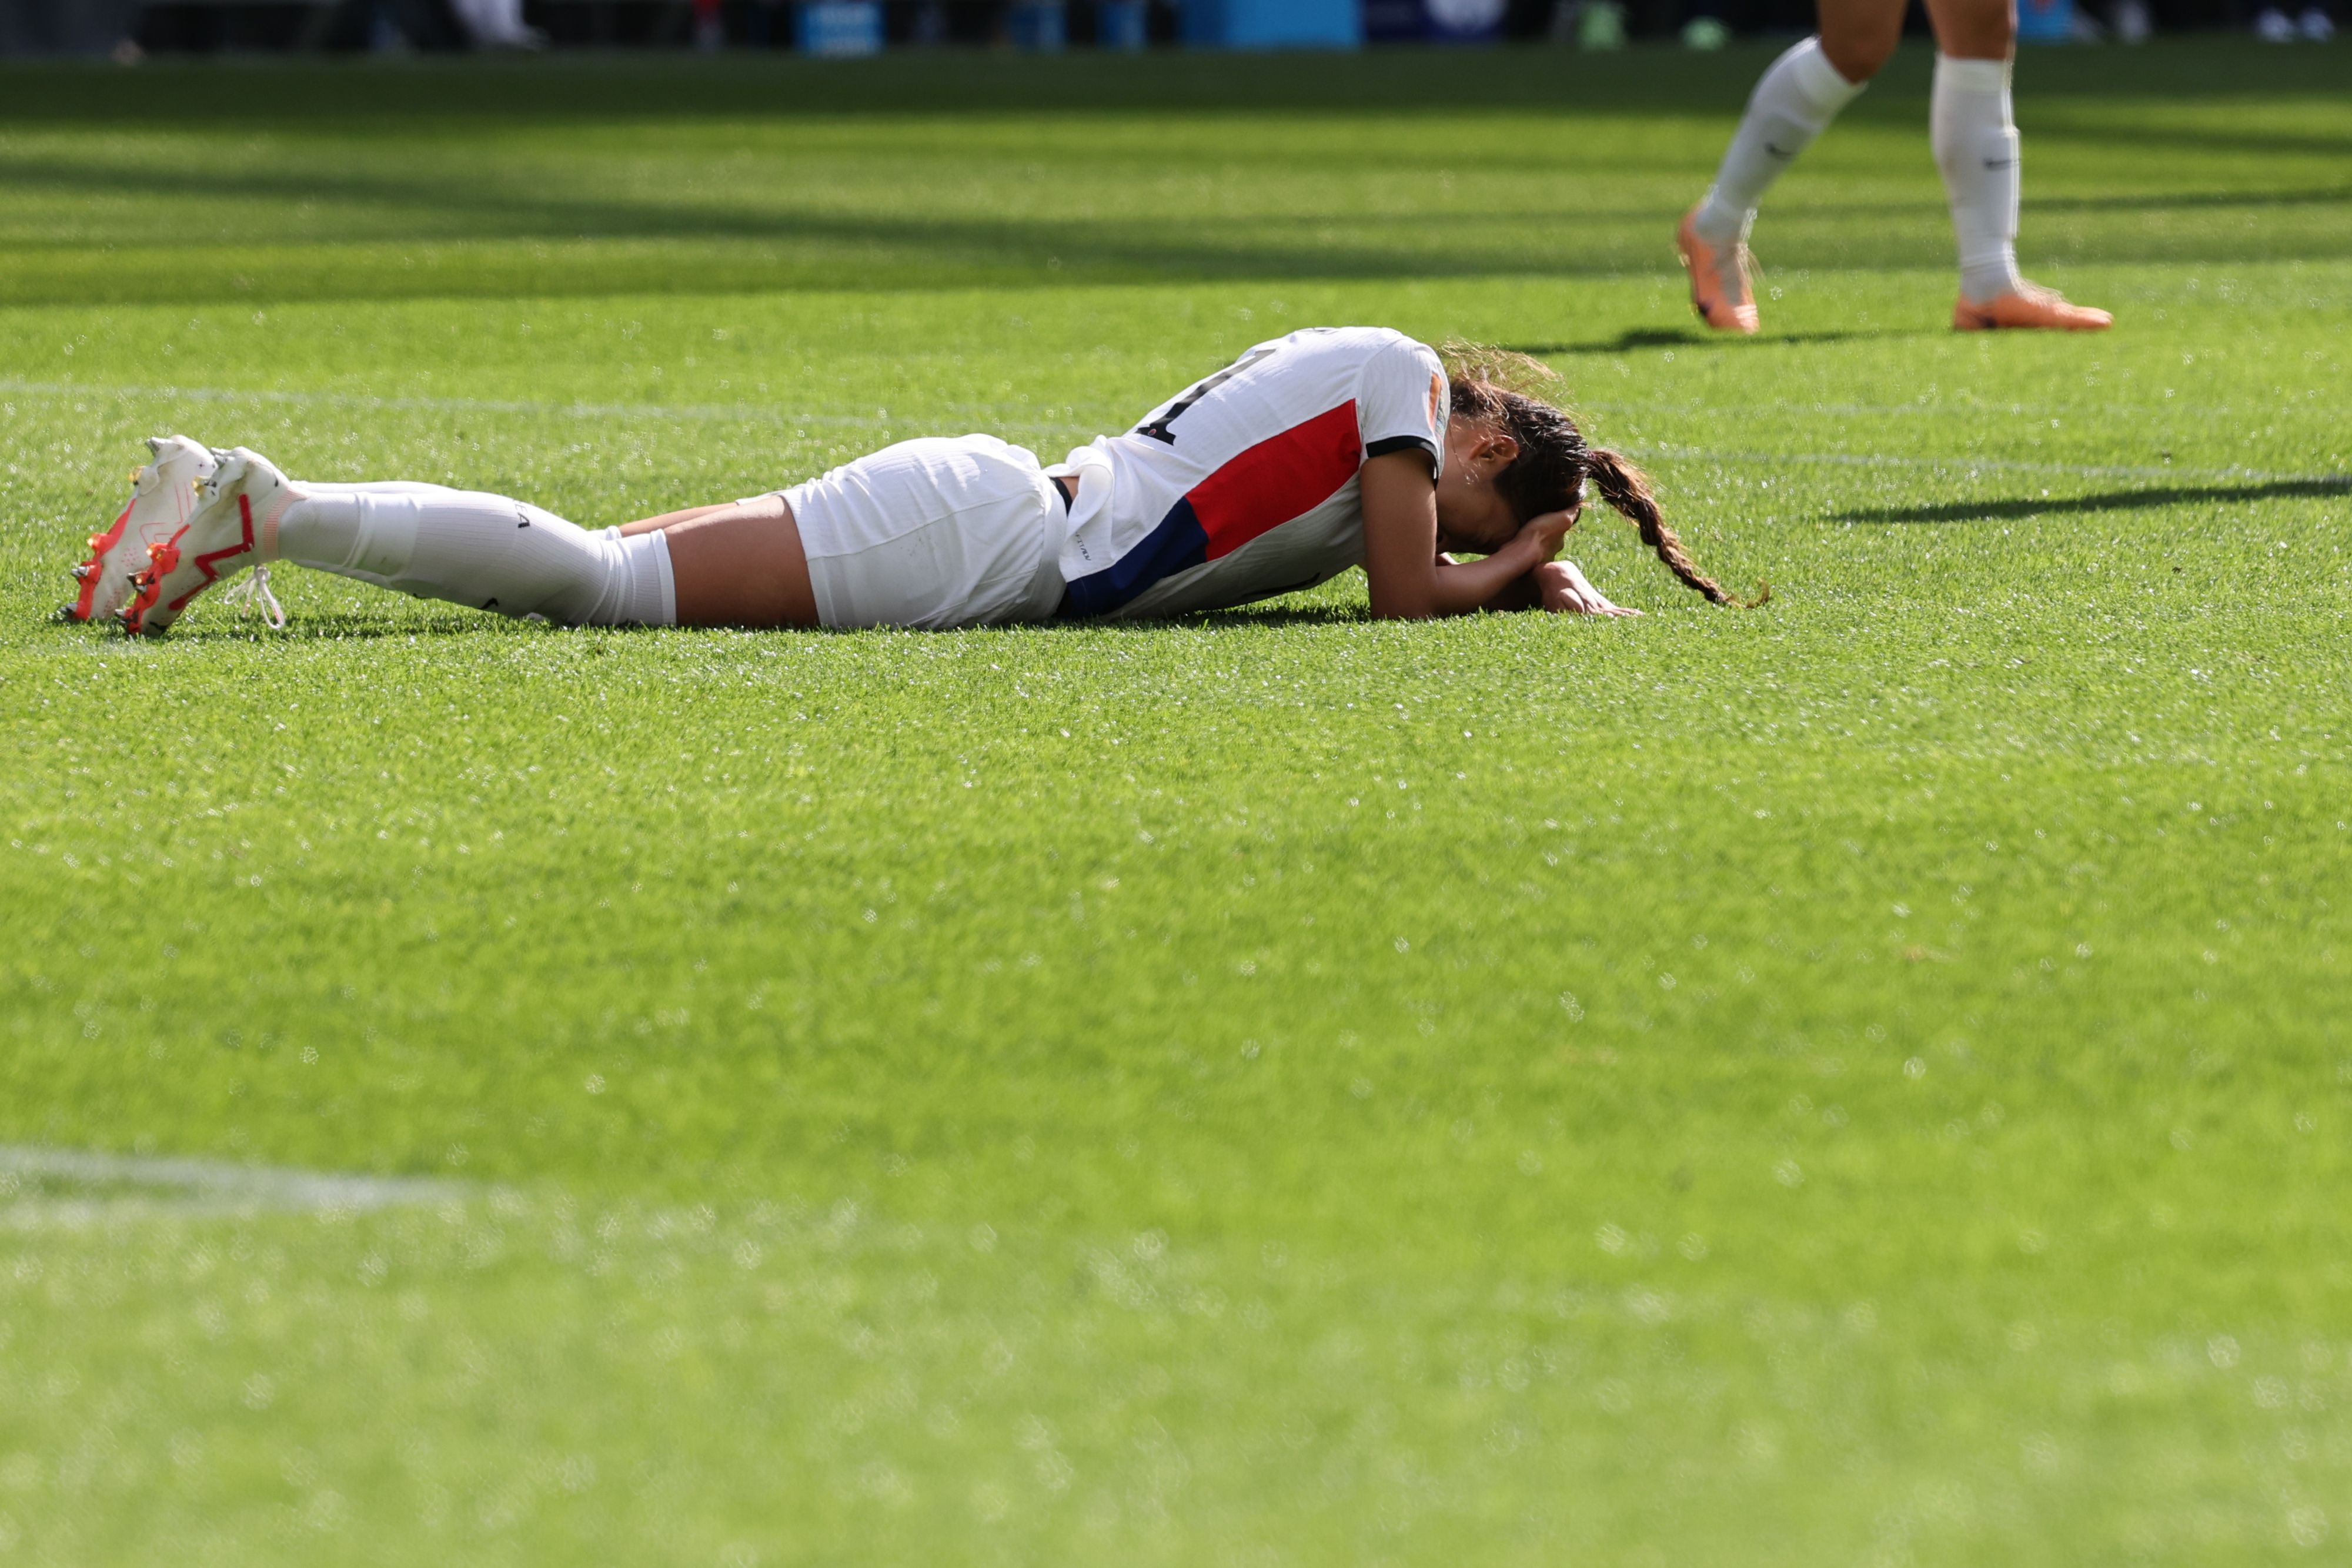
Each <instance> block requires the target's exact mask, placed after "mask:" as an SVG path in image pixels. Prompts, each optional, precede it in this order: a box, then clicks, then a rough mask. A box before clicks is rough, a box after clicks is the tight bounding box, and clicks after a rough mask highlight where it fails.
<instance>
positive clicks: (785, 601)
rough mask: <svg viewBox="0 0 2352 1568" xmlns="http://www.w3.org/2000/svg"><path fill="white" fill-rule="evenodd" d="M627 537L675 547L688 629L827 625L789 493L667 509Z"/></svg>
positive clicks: (674, 572) (634, 526) (681, 616)
mask: <svg viewBox="0 0 2352 1568" xmlns="http://www.w3.org/2000/svg"><path fill="white" fill-rule="evenodd" d="M620 533H621V536H622V537H623V538H638V537H641V536H643V535H645V534H648V533H658V534H660V535H661V537H662V538H664V539H665V540H666V541H667V545H668V549H669V564H670V573H671V578H672V580H673V581H674V582H675V583H676V584H677V623H678V624H679V625H681V626H814V625H817V624H819V623H820V622H819V621H818V618H817V612H816V592H815V590H814V588H813V587H812V586H811V585H810V582H809V565H808V556H807V553H806V552H805V551H804V550H803V548H802V545H801V530H800V525H799V524H798V522H797V521H795V520H794V518H793V509H792V507H790V506H788V505H787V504H786V503H785V501H784V497H782V495H781V494H778V495H771V496H756V497H752V498H751V499H750V500H748V501H733V502H730V503H728V504H727V505H725V506H719V507H688V508H687V509H686V510H685V511H682V512H667V513H664V514H663V515H662V516H660V517H646V518H642V519H640V520H639V521H637V522H634V523H629V524H625V525H624V526H623V527H622V528H621V529H620Z"/></svg>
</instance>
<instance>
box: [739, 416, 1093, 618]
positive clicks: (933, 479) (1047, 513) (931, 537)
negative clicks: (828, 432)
mask: <svg viewBox="0 0 2352 1568" xmlns="http://www.w3.org/2000/svg"><path fill="white" fill-rule="evenodd" d="M782 494H783V497H784V504H785V505H786V506H788V507H792V509H793V521H794V522H795V523H797V524H798V525H799V527H800V534H801V548H802V549H803V550H805V551H806V552H807V554H808V566H809V582H810V585H811V586H812V587H814V589H815V590H816V612H817V619H818V620H820V621H821V622H824V624H825V625H827V626H837V627H843V628H848V627H857V626H911V627H919V628H922V629H924V630H927V631H944V630H946V629H948V628H950V627H954V626H987V625H992V624H995V623H998V622H1006V621H1044V620H1046V619H1048V618H1050V617H1051V616H1052V615H1053V613H1054V612H1055V610H1056V609H1058V608H1059V607H1060V605H1061V602H1062V594H1063V591H1064V588H1065V584H1064V583H1063V581H1062V573H1061V551H1062V541H1063V538H1064V537H1065V536H1066V534H1067V532H1068V526H1067V516H1066V507H1065V506H1064V505H1063V501H1062V496H1061V492H1060V491H1059V490H1058V489H1056V488H1055V486H1054V483H1053V481H1052V480H1050V479H1048V478H1046V477H1045V472H1044V471H1043V470H1042V469H1041V468H1040V467H1039V466H1038V464H1037V457H1036V455H1035V454H1034V453H1032V452H1027V451H1024V450H1023V449H1022V448H1021V447H1018V446H1008V445H1006V444H1004V443H1003V442H1002V441H999V440H998V439H997V438H996V437H994V436H992V435H959V436H955V437H952V438H949V437H940V436H927V437H925V438H924V439H922V440H919V441H902V442H899V443H898V444H897V445H895V446H886V447H884V448H883V449H882V450H881V451H879V452H876V453H872V454H869V455H866V456H864V457H861V458H859V459H857V461H856V462H855V463H849V464H845V465H842V466H841V467H839V468H835V469H834V470H833V471H832V472H831V473H829V474H826V475H825V476H823V477H822V478H817V479H812V480H810V481H809V482H808V483H807V484H805V485H796V486H793V488H791V489H789V490H786V491H784V492H782Z"/></svg>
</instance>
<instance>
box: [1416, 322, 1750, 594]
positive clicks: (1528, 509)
mask: <svg viewBox="0 0 2352 1568" xmlns="http://www.w3.org/2000/svg"><path fill="white" fill-rule="evenodd" d="M1438 353H1439V356H1440V357H1441V358H1442V359H1444V361H1445V363H1446V367H1447V369H1448V371H1449V372H1450V374H1451V380H1452V386H1451V392H1452V395H1453V399H1454V413H1455V414H1456V415H1457V416H1459V417H1462V418H1465V419H1473V420H1478V421H1482V422H1486V423H1492V424H1493V425H1494V426H1495V427H1496V428H1497V429H1499V430H1501V431H1502V432H1503V433H1504V434H1507V435H1508V436H1509V437H1510V438H1511V439H1512V440H1513V441H1515V442H1517V443H1518V447H1519V454H1518V455H1517V456H1516V457H1514V458H1512V459H1511V461H1510V462H1509V463H1508V464H1507V465H1504V467H1503V469H1502V471H1501V472H1500V473H1498V474H1496V476H1495V493H1496V495H1498V496H1500V497H1503V499H1504V500H1505V501H1507V502H1508V503H1509V504H1510V507H1511V511H1512V513H1513V514H1514V515H1515V516H1517V518H1518V519H1519V521H1520V522H1522V523H1524V522H1526V521H1527V520H1528V518H1529V517H1540V516H1542V515H1543V514H1544V513H1546V512H1559V511H1566V510H1568V509H1569V508H1570V507H1573V506H1575V505H1576V504H1577V502H1578V500H1579V499H1580V497H1582V496H1583V494H1584V485H1585V481H1586V480H1588V479H1590V480H1591V482H1592V486H1593V487H1594V488H1595V489H1597V490H1598V491H1600V492H1601V499H1602V500H1604V501H1606V502H1608V503H1609V505H1610V507H1612V509H1614V510H1615V511H1617V512H1619V513H1621V514H1622V516H1623V517H1625V518H1626V520H1627V521H1629V522H1631V523H1632V524H1633V527H1634V528H1635V529H1636V530H1637V531H1638V532H1639V533H1640V534H1641V536H1642V542H1643V544H1645V545H1647V546H1649V547H1650V548H1651V549H1653V550H1655V551H1656V552H1657V556H1658V559H1660V560H1662V561H1664V562H1665V564H1666V570H1669V571H1671V572H1673V573H1674V574H1675V576H1676V577H1677V578H1679V579H1681V580H1682V581H1683V583H1684V585H1685V587H1688V588H1690V589H1692V590H1694V591H1697V592H1699V593H1703V594H1705V595H1706V597H1707V599H1708V601H1710V602H1712V603H1716V604H1728V605H1737V606H1738V607H1740V608H1741V609H1745V610H1753V609H1755V608H1757V607H1758V606H1759V605H1761V604H1763V603H1765V602H1766V601H1769V599H1770V598H1771V597H1772V587H1771V585H1770V584H1769V583H1766V584H1764V585H1763V591H1761V592H1759V594H1757V596H1756V597H1755V598H1753V599H1740V598H1738V597H1736V596H1735V595H1733V594H1730V593H1728V592H1726V591H1724V590H1723V589H1722V588H1721V587H1719V586H1718V585H1717V583H1716V581H1715V580H1714V579H1713V578H1710V577H1708V576H1707V575H1706V573H1704V572H1702V571H1700V570H1698V568H1697V567H1696V566H1694V565H1693V564H1692V563H1691V559H1690V554H1689V552H1688V551H1687V550H1685V549H1683V541H1682V540H1681V539H1680V538H1677V537H1675V531H1674V529H1672V528H1668V527H1667V526H1666V520H1665V517H1664V515H1663V514H1661V513H1660V512H1659V510H1658V501H1657V497H1656V496H1654V494H1653V493H1652V492H1651V489H1650V481H1649V478H1648V477H1647V476H1645V475H1643V472H1642V471H1641V470H1640V469H1639V468H1636V467H1634V466H1633V465H1632V464H1631V463H1628V462H1627V461H1625V459H1624V457H1623V456H1622V455H1621V454H1619V453H1615V452H1611V451H1608V450H1607V449H1605V448H1598V449H1597V448H1594V447H1591V446H1588V445H1586V444H1585V442H1584V434H1583V432H1581V431H1580V430H1578V429H1577V428H1576V422H1575V421H1574V420H1573V419H1571V418H1570V417H1569V416H1568V414H1567V413H1563V412H1562V411H1561V410H1560V409H1559V407H1558V406H1556V405H1555V404H1553V403H1552V402H1549V400H1548V399H1547V398H1546V397H1542V396H1537V395H1534V392H1533V391H1531V390H1530V389H1535V390H1539V391H1541V392H1547V393H1548V392H1551V391H1552V389H1553V386H1554V385H1555V384H1556V383H1557V382H1559V372H1558V371H1554V370H1553V369H1552V368H1551V367H1550V366H1549V365H1546V364H1544V363H1543V362H1542V361H1538V360H1534V359H1530V358H1529V357H1528V356H1527V355H1525V354H1515V353H1511V352H1509V351H1508V350H1501V349H1495V348H1490V347H1487V346H1486V345H1485V344H1480V343H1465V342H1461V341H1458V340H1457V341H1450V342H1447V343H1446V344H1444V346H1443V347H1441V348H1440V349H1439V350H1438Z"/></svg>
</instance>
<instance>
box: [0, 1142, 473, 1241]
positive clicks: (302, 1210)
mask: <svg viewBox="0 0 2352 1568" xmlns="http://www.w3.org/2000/svg"><path fill="white" fill-rule="evenodd" d="M27 1176H30V1177H34V1178H42V1177H47V1178H49V1179H51V1180H58V1181H65V1182H78V1183H83V1184H87V1185H89V1186H127V1187H132V1188H137V1189H142V1190H139V1191H136V1192H133V1193H127V1194H120V1195H115V1194H109V1195H105V1196H96V1195H93V1196H89V1197H80V1196H72V1195H59V1196H51V1195H48V1194H38V1193H26V1192H25V1191H24V1190H23V1188H24V1186H26V1182H25V1178H26V1177H27ZM468 1190H469V1189H468V1188H467V1187H466V1186H463V1185H462V1184H460V1183H457V1182H451V1181H439V1180H436V1179H434V1178H432V1177H429V1176H341V1175H336V1174H333V1173H330V1172H321V1171H301V1170H289V1169H287V1168H286V1167H284V1166H236V1165H230V1164H227V1163H226V1162H225V1161H219V1160H191V1159H163V1158H151V1157H149V1156H147V1155H106V1154H96V1153H92V1152H90V1151H88V1150H83V1149H52V1148H37V1147H33V1146H29V1145H8V1144H0V1225H7V1226H11V1227H15V1228H29V1227H34V1226H43V1225H89V1224H95V1223H100V1222H103V1221H106V1220H110V1219H142V1218H156V1219H167V1218H168V1219H177V1218H213V1217H220V1216H231V1215H241V1214H261V1213H272V1214H330V1213H332V1214H356V1213H363V1212H365V1211H367V1210H371V1209H378V1208H394V1207H401V1206H404V1205H408V1204H420V1203H438V1202H445V1201H447V1200H449V1199H451V1198H457V1197H465V1196H467V1192H468Z"/></svg>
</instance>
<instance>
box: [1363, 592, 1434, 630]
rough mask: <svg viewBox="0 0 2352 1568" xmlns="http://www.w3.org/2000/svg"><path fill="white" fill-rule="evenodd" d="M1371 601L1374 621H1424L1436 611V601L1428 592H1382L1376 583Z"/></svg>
mask: <svg viewBox="0 0 2352 1568" xmlns="http://www.w3.org/2000/svg"><path fill="white" fill-rule="evenodd" d="M1371 601H1372V604H1371V609H1372V619H1373V620H1375V621H1426V620H1428V619H1429V618H1430V617H1431V616H1433V615H1434V614H1436V613H1437V605H1436V602H1435V601H1434V600H1433V597H1432V596H1431V595H1429V594H1426V593H1412V592H1403V593H1399V592H1395V591H1388V592H1383V591H1381V588H1380V587H1379V585H1377V584H1375V585H1374V586H1373V589H1372V592H1371Z"/></svg>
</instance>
